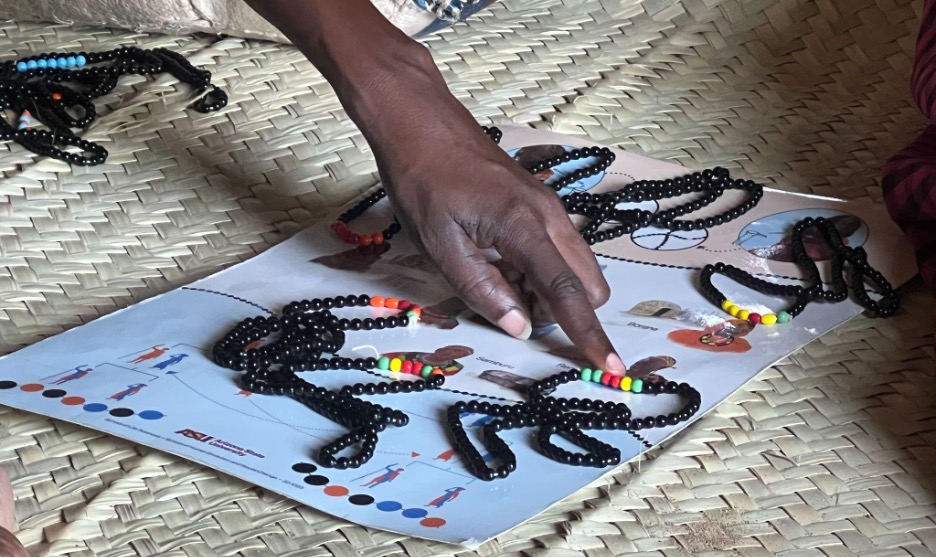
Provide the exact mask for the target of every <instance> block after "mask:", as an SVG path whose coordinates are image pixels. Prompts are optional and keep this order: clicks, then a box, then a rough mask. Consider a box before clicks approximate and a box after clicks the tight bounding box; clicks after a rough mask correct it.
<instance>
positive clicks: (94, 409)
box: [83, 403, 107, 413]
mask: <svg viewBox="0 0 936 558" xmlns="http://www.w3.org/2000/svg"><path fill="white" fill-rule="evenodd" d="M83 408H84V410H85V411H88V412H89V413H100V412H101V411H106V410H107V405H105V404H103V403H88V404H87V405H85V406H84V407H83Z"/></svg>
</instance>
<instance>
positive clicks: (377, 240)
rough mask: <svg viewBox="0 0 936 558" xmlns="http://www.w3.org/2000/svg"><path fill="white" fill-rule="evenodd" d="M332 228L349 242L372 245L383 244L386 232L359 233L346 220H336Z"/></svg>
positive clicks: (339, 236)
mask: <svg viewBox="0 0 936 558" xmlns="http://www.w3.org/2000/svg"><path fill="white" fill-rule="evenodd" d="M331 228H332V230H333V231H335V234H336V235H338V238H340V239H341V240H343V241H345V242H347V243H348V244H358V245H360V246H370V245H371V244H383V242H384V234H383V233H382V232H375V233H372V234H357V233H356V232H354V231H352V230H351V228H350V227H348V224H347V223H345V222H344V221H335V222H334V223H332V227H331Z"/></svg>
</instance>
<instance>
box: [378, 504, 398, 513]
mask: <svg viewBox="0 0 936 558" xmlns="http://www.w3.org/2000/svg"><path fill="white" fill-rule="evenodd" d="M377 509H378V510H380V511H385V512H395V511H398V510H401V509H403V504H401V503H399V502H380V503H379V504H377Z"/></svg>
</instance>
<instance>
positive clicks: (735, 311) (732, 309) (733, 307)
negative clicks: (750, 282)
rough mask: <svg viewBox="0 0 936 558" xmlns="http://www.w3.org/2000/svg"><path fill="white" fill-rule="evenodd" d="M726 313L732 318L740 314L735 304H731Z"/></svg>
mask: <svg viewBox="0 0 936 558" xmlns="http://www.w3.org/2000/svg"><path fill="white" fill-rule="evenodd" d="M728 313H729V314H731V315H732V316H735V317H737V316H738V314H740V313H741V307H740V306H738V305H737V304H732V305H731V307H730V308H728Z"/></svg>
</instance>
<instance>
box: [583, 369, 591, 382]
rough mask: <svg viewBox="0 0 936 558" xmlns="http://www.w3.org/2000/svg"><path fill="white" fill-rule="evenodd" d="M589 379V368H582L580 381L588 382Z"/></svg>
mask: <svg viewBox="0 0 936 558" xmlns="http://www.w3.org/2000/svg"><path fill="white" fill-rule="evenodd" d="M591 378H592V371H591V368H583V369H582V381H585V382H590V381H591Z"/></svg>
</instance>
